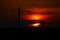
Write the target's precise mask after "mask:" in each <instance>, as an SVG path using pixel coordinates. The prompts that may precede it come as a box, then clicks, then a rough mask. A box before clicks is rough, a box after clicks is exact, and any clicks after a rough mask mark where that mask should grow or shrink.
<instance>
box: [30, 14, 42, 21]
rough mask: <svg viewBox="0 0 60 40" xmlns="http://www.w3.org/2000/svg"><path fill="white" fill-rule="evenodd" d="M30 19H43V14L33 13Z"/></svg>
mask: <svg viewBox="0 0 60 40" xmlns="http://www.w3.org/2000/svg"><path fill="white" fill-rule="evenodd" d="M30 19H32V20H40V19H41V16H40V15H36V14H35V15H31V16H30Z"/></svg>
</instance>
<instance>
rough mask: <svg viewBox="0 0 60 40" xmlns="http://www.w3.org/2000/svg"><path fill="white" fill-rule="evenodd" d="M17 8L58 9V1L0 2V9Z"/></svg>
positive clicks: (22, 0) (59, 4) (12, 0)
mask: <svg viewBox="0 0 60 40" xmlns="http://www.w3.org/2000/svg"><path fill="white" fill-rule="evenodd" d="M17 7H60V0H0V8H1V9H5V8H7V9H15V8H17Z"/></svg>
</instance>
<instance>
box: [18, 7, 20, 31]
mask: <svg viewBox="0 0 60 40" xmlns="http://www.w3.org/2000/svg"><path fill="white" fill-rule="evenodd" d="M20 14H21V9H20V8H18V29H19V30H20Z"/></svg>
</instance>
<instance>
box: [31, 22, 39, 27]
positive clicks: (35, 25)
mask: <svg viewBox="0 0 60 40" xmlns="http://www.w3.org/2000/svg"><path fill="white" fill-rule="evenodd" d="M39 25H40V23H34V24H32V26H34V27H38V26H39Z"/></svg>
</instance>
